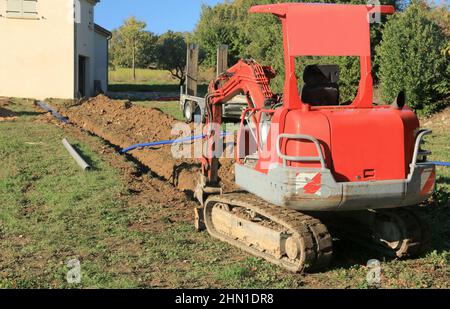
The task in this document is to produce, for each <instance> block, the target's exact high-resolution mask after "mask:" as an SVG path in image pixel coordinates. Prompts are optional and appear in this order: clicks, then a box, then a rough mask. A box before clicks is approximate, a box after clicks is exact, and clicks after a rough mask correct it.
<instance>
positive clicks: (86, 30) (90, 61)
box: [75, 0, 95, 96]
mask: <svg viewBox="0 0 450 309" xmlns="http://www.w3.org/2000/svg"><path fill="white" fill-rule="evenodd" d="M94 3H95V2H94V1H91V0H80V15H79V19H78V20H77V22H76V24H75V47H76V56H75V62H76V66H75V72H76V76H77V78H76V80H75V89H80V88H79V85H78V82H79V79H78V76H79V64H78V61H79V59H80V58H79V56H83V57H86V78H85V89H86V93H85V95H86V96H92V95H93V94H94V77H95V30H94V27H95V24H94V15H93V14H94ZM77 92H78V91H77Z"/></svg>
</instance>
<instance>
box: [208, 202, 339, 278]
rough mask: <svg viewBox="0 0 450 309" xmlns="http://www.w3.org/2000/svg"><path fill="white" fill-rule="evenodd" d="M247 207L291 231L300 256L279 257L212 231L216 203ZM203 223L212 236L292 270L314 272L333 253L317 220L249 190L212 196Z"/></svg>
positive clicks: (323, 264)
mask: <svg viewBox="0 0 450 309" xmlns="http://www.w3.org/2000/svg"><path fill="white" fill-rule="evenodd" d="M219 203H220V204H226V205H229V206H232V207H242V208H245V209H250V210H252V211H254V212H255V213H257V214H259V215H261V216H263V217H265V218H267V219H269V220H271V221H272V222H275V223H277V224H278V225H280V226H283V227H284V228H286V229H287V230H289V232H290V233H292V234H293V235H296V236H298V237H299V239H301V243H302V244H301V247H302V252H303V254H301V256H300V258H298V259H297V260H295V261H293V260H290V259H289V258H287V257H282V258H281V259H280V258H278V257H275V256H273V255H271V254H269V253H267V252H264V251H261V250H259V249H258V248H255V247H253V246H251V245H248V244H246V243H244V242H241V241H239V240H236V239H234V238H231V237H228V236H227V235H224V234H222V233H219V232H218V231H216V230H214V228H213V224H212V218H211V214H212V209H213V207H214V206H215V205H216V204H219ZM204 212H205V213H204V218H205V224H206V227H207V229H208V232H209V233H210V234H211V236H213V237H215V238H218V239H220V240H222V241H225V242H228V243H230V244H231V245H233V246H235V247H238V248H239V249H241V250H243V251H246V252H248V253H250V254H252V255H254V256H257V257H260V258H263V259H265V260H267V261H269V262H271V263H273V264H276V265H279V266H282V267H284V268H286V269H287V270H289V271H291V272H295V273H299V272H303V271H315V270H319V269H323V268H326V267H328V266H329V264H330V262H331V259H332V255H333V249H332V238H331V235H330V233H329V232H328V229H327V228H326V226H325V225H323V224H322V223H321V222H320V221H319V220H317V219H315V218H313V217H311V216H308V215H305V214H302V213H300V212H297V211H294V210H290V209H286V208H282V207H277V206H274V205H272V204H270V203H268V202H265V201H264V200H262V199H259V198H257V197H256V196H254V195H251V194H249V193H233V194H225V195H217V196H211V197H210V198H209V199H208V200H207V202H206V203H205V209H204Z"/></svg>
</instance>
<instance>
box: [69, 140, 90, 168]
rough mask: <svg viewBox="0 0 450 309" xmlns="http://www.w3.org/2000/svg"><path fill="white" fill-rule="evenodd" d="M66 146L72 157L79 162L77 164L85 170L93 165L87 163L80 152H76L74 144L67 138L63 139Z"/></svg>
mask: <svg viewBox="0 0 450 309" xmlns="http://www.w3.org/2000/svg"><path fill="white" fill-rule="evenodd" d="M62 143H63V145H64V147H65V148H66V149H67V151H68V152H69V154H70V155H71V156H72V158H74V159H75V161H76V162H77V164H78V165H79V166H80V167H81V168H82V169H83V170H84V171H85V170H89V169H90V168H91V167H90V166H89V164H87V163H86V161H84V160H83V158H82V157H81V156H80V155H79V154H78V152H76V150H75V149H74V148H73V147H72V145H70V144H69V142H68V141H67V139H63V141H62Z"/></svg>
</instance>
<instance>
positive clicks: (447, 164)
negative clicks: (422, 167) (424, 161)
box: [430, 162, 450, 167]
mask: <svg viewBox="0 0 450 309" xmlns="http://www.w3.org/2000/svg"><path fill="white" fill-rule="evenodd" d="M430 163H432V164H434V165H436V166H445V167H450V162H430Z"/></svg>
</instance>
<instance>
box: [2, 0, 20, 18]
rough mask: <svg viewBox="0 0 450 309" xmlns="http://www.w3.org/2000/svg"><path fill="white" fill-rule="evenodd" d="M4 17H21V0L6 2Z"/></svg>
mask: <svg viewBox="0 0 450 309" xmlns="http://www.w3.org/2000/svg"><path fill="white" fill-rule="evenodd" d="M6 15H7V16H8V17H22V0H8V1H7V6H6Z"/></svg>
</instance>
